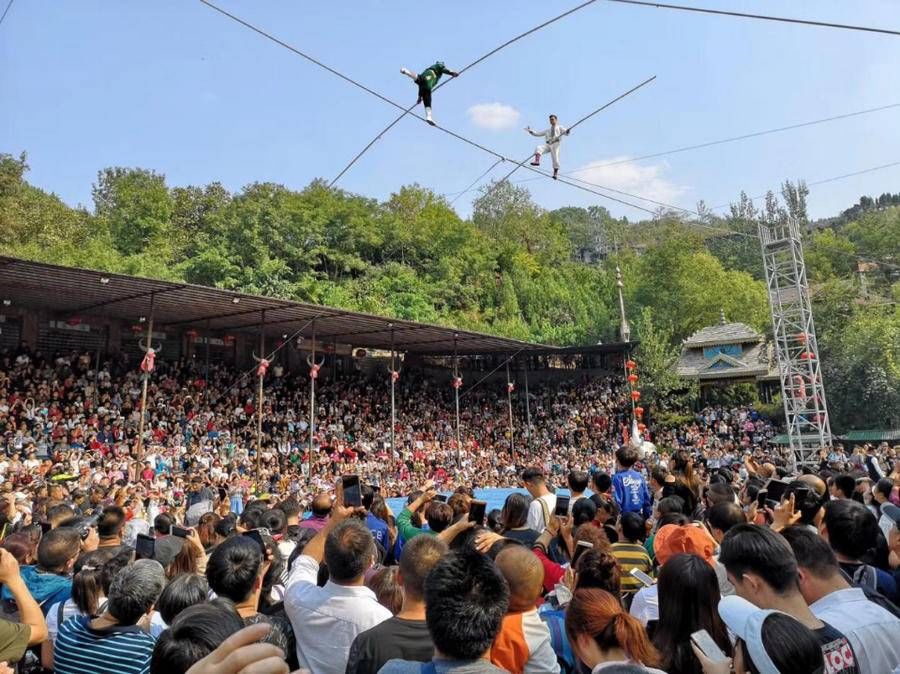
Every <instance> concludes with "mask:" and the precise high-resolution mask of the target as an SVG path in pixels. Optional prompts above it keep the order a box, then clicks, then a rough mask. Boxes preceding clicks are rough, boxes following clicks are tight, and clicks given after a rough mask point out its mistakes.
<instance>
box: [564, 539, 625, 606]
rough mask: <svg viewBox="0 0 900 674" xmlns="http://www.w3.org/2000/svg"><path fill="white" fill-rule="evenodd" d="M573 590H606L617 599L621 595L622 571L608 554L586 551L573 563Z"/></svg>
mask: <svg viewBox="0 0 900 674" xmlns="http://www.w3.org/2000/svg"><path fill="white" fill-rule="evenodd" d="M575 571H576V573H577V574H578V575H577V577H576V584H575V589H576V590H580V589H583V588H595V589H597V590H606V591H607V592H609V593H610V594H612V595H614V596H616V597H618V596H619V595H620V594H621V593H622V570H621V567H620V566H619V562H618V561H617V560H616V558H615V557H614V556H613V554H612V553H610V552H604V551H602V550H593V549H592V550H587V551H586V552H584V553H582V554H581V555H579V556H578V560H577V561H576V562H575Z"/></svg>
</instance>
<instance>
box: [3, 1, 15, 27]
mask: <svg viewBox="0 0 900 674" xmlns="http://www.w3.org/2000/svg"><path fill="white" fill-rule="evenodd" d="M13 2H15V0H9V4H7V5H6V9H4V10H3V16H0V25H2V24H3V20H4V19H5V18H6V15H7V14H9V8H10V7H12V4H13Z"/></svg>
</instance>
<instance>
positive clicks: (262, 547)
mask: <svg viewBox="0 0 900 674" xmlns="http://www.w3.org/2000/svg"><path fill="white" fill-rule="evenodd" d="M244 536H246V537H247V538H252V539H253V540H254V541H256V544H257V545H258V546H259V549H260V550H262V554H263V558H265V556H266V552H267V550H266V542H265V541H264V540H263V537H262V534H260V533H259V532H258V531H257V530H256V529H251V530H250V531H245V532H244Z"/></svg>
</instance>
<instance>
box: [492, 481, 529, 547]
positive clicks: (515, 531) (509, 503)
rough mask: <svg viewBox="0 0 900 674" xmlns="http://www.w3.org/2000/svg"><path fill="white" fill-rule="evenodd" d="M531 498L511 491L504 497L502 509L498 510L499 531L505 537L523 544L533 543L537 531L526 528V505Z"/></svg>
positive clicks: (527, 505)
mask: <svg viewBox="0 0 900 674" xmlns="http://www.w3.org/2000/svg"><path fill="white" fill-rule="evenodd" d="M530 505H531V499H530V498H529V497H528V496H526V495H525V494H519V493H518V492H513V493H512V494H510V495H509V496H507V497H506V501H504V503H503V510H501V511H500V524H501V525H502V526H503V531H502V532H501V533H502V534H503V535H504V536H505V537H506V538H511V539H513V540H514V541H519V542H520V543H524V544H525V545H529V546H530V545H533V544H534V542H535V540H537V537H538V532H537V531H533V530H532V529H529V528H528V507H529V506H530Z"/></svg>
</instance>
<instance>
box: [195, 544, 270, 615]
mask: <svg viewBox="0 0 900 674" xmlns="http://www.w3.org/2000/svg"><path fill="white" fill-rule="evenodd" d="M262 563H263V555H262V550H261V549H260V547H259V544H258V543H257V542H256V541H254V540H253V539H251V538H248V537H247V536H232V537H231V538H229V539H227V540H226V541H223V542H222V543H220V544H219V545H217V546H216V547H215V549H213V551H212V553H211V554H210V556H209V560H208V561H207V563H206V579H207V580H208V581H209V587H210V588H211V589H212V591H213V592H215V593H216V595H217V596H219V597H227V598H228V599H230V600H231V601H233V602H235V603H238V602H242V601H244V600H245V599H246V598H247V597H248V596H250V593H251V592H252V591H253V584H254V583H255V582H256V579H257V578H258V577H259V569H260V566H262Z"/></svg>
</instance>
